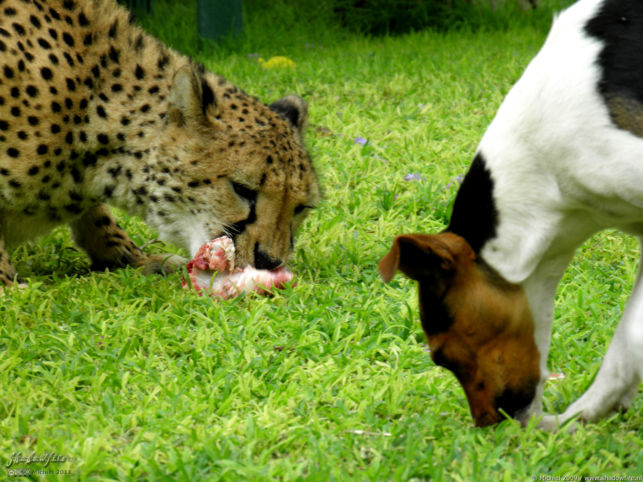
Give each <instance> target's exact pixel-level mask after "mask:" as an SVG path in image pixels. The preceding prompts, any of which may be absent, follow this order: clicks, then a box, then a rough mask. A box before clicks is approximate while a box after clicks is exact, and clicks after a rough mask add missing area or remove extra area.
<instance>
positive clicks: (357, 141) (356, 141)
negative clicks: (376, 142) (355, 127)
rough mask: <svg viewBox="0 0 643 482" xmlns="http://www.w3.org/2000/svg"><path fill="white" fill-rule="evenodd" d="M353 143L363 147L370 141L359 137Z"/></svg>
mask: <svg viewBox="0 0 643 482" xmlns="http://www.w3.org/2000/svg"><path fill="white" fill-rule="evenodd" d="M353 142H355V144H361V145H362V146H365V145H366V143H367V142H368V141H367V140H366V139H364V138H363V137H361V136H357V137H356V138H355V139H353Z"/></svg>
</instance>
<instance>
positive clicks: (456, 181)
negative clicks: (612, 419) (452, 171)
mask: <svg viewBox="0 0 643 482" xmlns="http://www.w3.org/2000/svg"><path fill="white" fill-rule="evenodd" d="M462 181H464V174H458V175H457V176H456V177H452V178H451V179H449V184H447V185H446V186H444V189H442V190H443V191H446V190H447V189H451V187H452V186H453V185H454V184H462Z"/></svg>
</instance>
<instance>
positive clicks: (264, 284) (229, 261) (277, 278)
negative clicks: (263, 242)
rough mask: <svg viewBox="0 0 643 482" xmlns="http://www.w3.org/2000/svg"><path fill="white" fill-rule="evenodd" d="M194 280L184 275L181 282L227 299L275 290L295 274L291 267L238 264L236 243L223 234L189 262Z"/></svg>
mask: <svg viewBox="0 0 643 482" xmlns="http://www.w3.org/2000/svg"><path fill="white" fill-rule="evenodd" d="M187 270H188V275H189V277H190V283H189V284H188V283H187V282H186V280H185V278H183V280H182V281H181V285H182V286H183V288H185V289H190V285H191V286H192V287H193V288H194V289H195V290H196V291H197V292H199V293H203V292H206V293H209V294H210V296H212V297H213V298H217V299H221V300H227V299H230V298H234V297H235V296H239V295H241V294H243V293H247V292H251V291H254V292H256V293H260V294H266V293H268V294H269V293H271V291H272V290H273V289H275V288H283V286H284V285H285V284H286V283H288V282H289V281H291V280H292V279H293V277H294V275H293V273H292V272H291V271H290V270H288V269H287V268H279V269H276V270H272V271H269V270H267V269H255V268H253V267H252V266H246V267H245V268H236V267H235V266H234V243H233V242H232V240H231V239H230V238H228V237H227V236H221V237H220V238H217V239H214V240H212V241H210V242H209V243H205V244H204V245H203V246H201V248H200V249H199V251H198V252H197V254H196V255H195V256H194V258H193V259H192V260H191V261H190V262H189V263H188V264H187Z"/></svg>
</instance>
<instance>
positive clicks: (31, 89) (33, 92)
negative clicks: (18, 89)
mask: <svg viewBox="0 0 643 482" xmlns="http://www.w3.org/2000/svg"><path fill="white" fill-rule="evenodd" d="M25 92H27V95H28V96H29V97H37V96H38V89H37V88H36V87H35V86H33V85H28V86H27V88H26V89H25Z"/></svg>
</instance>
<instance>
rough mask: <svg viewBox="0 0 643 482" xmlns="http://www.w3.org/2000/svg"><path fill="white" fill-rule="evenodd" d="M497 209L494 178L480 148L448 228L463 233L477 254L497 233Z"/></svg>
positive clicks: (458, 197)
mask: <svg viewBox="0 0 643 482" xmlns="http://www.w3.org/2000/svg"><path fill="white" fill-rule="evenodd" d="M497 225H498V211H497V210H496V204H495V202H494V200H493V179H491V173H490V172H489V170H488V169H487V166H486V163H485V160H484V157H483V155H482V153H481V152H479V153H478V154H477V155H476V157H475V158H474V159H473V162H472V163H471V167H470V168H469V172H467V175H466V176H465V177H464V180H463V181H462V185H461V186H460V189H459V190H458V194H457V195H456V197H455V202H454V204H453V211H452V212H451V221H450V222H449V226H448V227H447V229H446V230H447V231H450V232H452V233H455V234H457V235H459V236H462V237H463V238H464V239H466V240H467V242H468V243H469V245H470V246H471V248H472V249H473V251H474V252H475V253H476V254H477V253H479V252H480V250H481V249H482V247H483V246H484V244H485V243H486V242H487V241H489V240H490V239H491V238H493V237H494V236H495V235H496V227H497Z"/></svg>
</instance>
